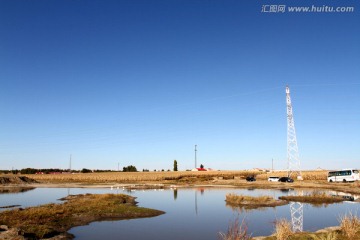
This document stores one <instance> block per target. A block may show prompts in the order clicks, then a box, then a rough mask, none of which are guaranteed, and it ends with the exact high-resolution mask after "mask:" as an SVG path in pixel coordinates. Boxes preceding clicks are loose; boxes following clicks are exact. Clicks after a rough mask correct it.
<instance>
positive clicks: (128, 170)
mask: <svg viewBox="0 0 360 240" xmlns="http://www.w3.org/2000/svg"><path fill="white" fill-rule="evenodd" d="M123 172H137V169H136V167H135V166H133V165H129V166H127V167H123Z"/></svg>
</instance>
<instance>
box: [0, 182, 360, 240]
mask: <svg viewBox="0 0 360 240" xmlns="http://www.w3.org/2000/svg"><path fill="white" fill-rule="evenodd" d="M303 192H306V191H305V190H304V191H303ZM83 193H96V194H101V193H125V194H129V195H132V196H135V197H137V201H138V202H139V203H138V206H140V207H147V208H154V209H158V210H162V211H165V212H166V214H164V215H161V216H158V217H153V218H143V219H132V220H122V221H104V222H94V223H91V224H90V225H87V226H81V227H75V228H73V229H71V230H70V231H69V232H70V233H72V234H74V235H75V237H76V239H157V240H163V239H164V240H165V239H166V240H168V239H172V240H177V239H179V240H180V239H181V240H183V239H197V240H198V239H199V240H201V239H204V240H205V239H207V240H209V239H219V238H218V233H219V232H226V231H227V228H228V226H229V224H231V222H233V221H234V220H236V219H239V221H240V222H241V221H242V220H243V219H245V222H246V224H247V227H248V231H249V232H251V233H252V236H263V235H270V234H272V232H273V230H274V222H275V221H276V220H277V219H281V218H286V219H288V220H289V221H291V220H292V214H291V209H292V211H293V212H294V213H295V215H294V217H295V218H296V219H297V220H299V219H303V221H301V222H299V221H297V225H300V224H301V225H302V228H303V230H304V231H316V230H318V229H322V228H325V227H329V226H337V225H339V222H338V219H339V217H340V216H342V215H344V214H345V213H348V212H353V213H356V212H358V209H359V207H360V204H359V203H355V202H343V203H339V204H331V205H328V206H320V207H319V206H312V205H310V204H292V205H291V204H288V205H285V206H279V207H276V208H263V209H254V210H240V209H237V208H235V209H234V208H232V207H229V206H226V203H225V196H226V194H227V193H235V194H243V195H250V196H260V195H269V196H273V197H275V198H277V197H279V196H283V195H288V194H299V192H297V191H294V190H291V189H290V190H289V189H284V190H273V189H272V190H263V189H253V190H252V189H234V188H210V187H206V188H187V189H186V188H180V189H165V190H136V191H129V190H125V189H122V188H119V189H117V188H113V189H110V188H94V189H92V188H37V189H33V190H29V191H26V192H21V193H6V194H0V206H9V205H21V207H29V206H36V205H41V204H45V203H50V202H60V201H58V200H57V199H59V198H62V197H65V196H67V195H69V194H83ZM0 211H4V209H0ZM299 213H300V214H299Z"/></svg>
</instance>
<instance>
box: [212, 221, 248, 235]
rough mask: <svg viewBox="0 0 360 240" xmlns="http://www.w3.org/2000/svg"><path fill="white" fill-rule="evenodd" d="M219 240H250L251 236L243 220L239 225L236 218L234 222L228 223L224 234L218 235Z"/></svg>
mask: <svg viewBox="0 0 360 240" xmlns="http://www.w3.org/2000/svg"><path fill="white" fill-rule="evenodd" d="M219 238H220V239H221V240H250V239H251V234H249V233H248V227H247V225H246V222H245V219H243V220H242V221H241V223H240V222H239V219H238V218H237V219H236V220H235V221H233V222H232V223H230V225H229V227H228V230H227V232H226V233H223V232H220V233H219Z"/></svg>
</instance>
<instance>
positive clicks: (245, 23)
mask: <svg viewBox="0 0 360 240" xmlns="http://www.w3.org/2000/svg"><path fill="white" fill-rule="evenodd" d="M264 4H284V5H287V6H290V5H291V6H311V5H316V6H322V5H329V6H354V7H355V12H353V13H288V12H287V13H261V7H262V5H264ZM359 43H360V1H358V0H327V1H321V0H316V1H315V0H313V1H308V0H292V1H288V0H279V1H278V0H272V1H270V0H269V1H265V0H241V1H240V0H226V1H224V0H207V1H206V0H204V1H199V0H151V1H150V0H128V1H110V0H108V1H103V0H99V1H91V0H90V1H85V0H52V1H49V0H34V1H28V0H23V1H20V0H12V1H6V0H0V169H11V168H25V167H34V168H68V166H69V156H70V154H72V159H73V163H72V167H73V168H74V169H81V168H90V169H117V166H118V163H119V164H120V167H123V166H127V165H130V164H132V165H135V166H136V167H137V168H138V169H140V170H141V169H143V168H145V169H150V170H153V169H172V164H173V160H174V159H176V160H177V161H178V163H179V169H180V170H185V169H190V168H192V167H193V166H194V145H195V144H197V145H198V163H199V164H200V163H202V164H204V165H205V167H212V168H215V169H229V170H232V169H249V168H253V167H266V168H271V159H274V167H275V168H276V169H284V168H286V166H287V162H286V129H287V126H286V123H287V122H286V101H285V86H286V84H289V86H290V89H291V94H292V95H291V96H292V101H293V107H294V117H295V126H296V130H297V138H298V145H299V151H300V158H301V164H302V168H304V169H313V168H317V167H322V168H328V169H329V168H345V167H354V168H359V167H360V161H359V160H360V147H359V143H360V124H359V123H360V44H359Z"/></svg>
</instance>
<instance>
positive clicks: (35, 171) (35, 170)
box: [0, 168, 113, 174]
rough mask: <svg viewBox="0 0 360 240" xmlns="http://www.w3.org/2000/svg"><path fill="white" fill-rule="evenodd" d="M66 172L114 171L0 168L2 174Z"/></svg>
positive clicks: (99, 170) (98, 170) (97, 170)
mask: <svg viewBox="0 0 360 240" xmlns="http://www.w3.org/2000/svg"><path fill="white" fill-rule="evenodd" d="M66 172H72V173H89V172H113V170H101V169H96V170H90V169H87V168H83V169H81V170H71V171H69V169H60V168H40V169H38V168H23V169H20V170H18V169H14V170H0V173H2V174H10V173H12V174H50V173H66Z"/></svg>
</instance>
